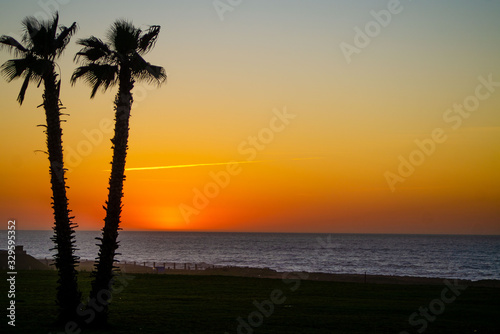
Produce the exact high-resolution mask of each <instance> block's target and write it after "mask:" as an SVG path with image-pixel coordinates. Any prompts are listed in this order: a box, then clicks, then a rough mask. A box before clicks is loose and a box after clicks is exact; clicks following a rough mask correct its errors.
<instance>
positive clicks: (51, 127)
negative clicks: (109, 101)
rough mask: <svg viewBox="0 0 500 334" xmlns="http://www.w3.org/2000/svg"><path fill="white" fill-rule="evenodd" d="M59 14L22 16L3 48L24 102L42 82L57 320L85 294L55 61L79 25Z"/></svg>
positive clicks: (5, 68)
mask: <svg viewBox="0 0 500 334" xmlns="http://www.w3.org/2000/svg"><path fill="white" fill-rule="evenodd" d="M58 22H59V15H58V14H57V13H56V14H55V15H54V17H53V18H52V20H49V21H46V22H40V21H38V20H37V19H36V18H34V17H27V18H25V19H24V20H23V21H22V24H23V28H24V32H23V39H22V41H21V42H22V43H21V42H19V41H17V40H15V39H14V38H12V37H10V36H5V35H3V36H1V37H0V47H1V48H6V49H8V50H10V51H11V52H12V53H13V54H14V55H16V56H18V57H19V58H17V59H11V60H8V61H6V62H5V63H4V64H3V65H2V66H1V71H2V73H3V75H4V76H5V78H6V79H7V81H8V82H10V81H12V80H14V79H16V78H24V82H23V84H22V86H21V91H20V92H19V96H18V97H17V101H19V103H20V104H22V103H23V101H24V96H25V94H26V89H27V88H28V85H29V83H30V82H34V83H37V84H38V85H40V84H41V83H42V82H43V84H44V92H43V107H44V109H45V115H46V121H47V124H46V134H47V149H48V156H49V161H50V182H51V185H52V196H53V197H52V200H53V202H52V208H53V209H54V218H55V223H54V236H53V237H52V240H53V241H54V243H55V248H54V249H55V250H57V253H56V254H55V255H54V259H55V266H56V268H57V270H58V271H59V280H58V283H59V284H58V287H57V302H58V305H59V321H61V322H66V321H68V320H70V319H72V318H73V316H74V315H75V314H76V309H77V306H78V305H79V303H80V297H81V294H80V292H79V291H78V286H77V272H76V270H75V266H76V264H77V263H78V257H76V256H75V255H74V252H75V247H74V243H75V241H74V233H75V231H74V228H75V227H76V224H75V223H73V222H72V219H73V218H74V217H70V212H71V210H69V209H68V199H67V197H66V178H65V177H64V173H65V169H64V165H63V148H62V130H61V120H60V116H61V112H60V110H61V108H62V106H61V105H60V102H59V91H60V87H61V81H60V79H58V74H57V73H56V69H55V67H56V63H55V60H56V59H57V58H58V57H59V56H60V55H61V54H62V52H63V50H64V49H65V47H66V45H67V44H68V43H69V40H70V38H71V36H72V35H73V34H74V33H75V32H76V30H77V25H76V23H73V24H72V25H71V26H70V27H64V26H59V25H58V24H59V23H58Z"/></svg>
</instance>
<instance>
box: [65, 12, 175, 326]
mask: <svg viewBox="0 0 500 334" xmlns="http://www.w3.org/2000/svg"><path fill="white" fill-rule="evenodd" d="M159 33H160V27H159V26H151V27H149V29H147V30H145V31H143V30H141V29H139V28H136V27H134V26H133V24H132V23H131V22H128V21H125V20H117V21H115V22H114V23H113V24H112V26H111V28H110V29H109V31H108V33H107V41H106V42H103V41H102V40H100V39H98V38H96V37H94V36H91V37H89V38H86V39H80V40H79V41H78V44H80V45H82V46H83V48H82V49H81V50H80V52H78V53H77V54H76V56H75V60H76V59H80V60H81V61H82V66H80V67H78V68H77V69H76V70H75V72H74V73H73V76H72V77H71V82H72V83H73V84H74V83H75V82H76V80H78V79H83V80H84V81H85V82H86V83H87V84H89V85H90V86H91V87H92V93H91V96H90V97H91V98H93V97H94V96H95V93H96V92H97V90H98V89H99V88H101V89H102V90H103V91H106V90H107V89H108V88H109V87H111V86H114V85H116V84H118V93H117V95H116V98H115V134H114V138H113V139H112V140H111V142H112V144H113V161H112V163H111V176H110V178H109V188H108V190H109V193H108V200H107V201H106V206H105V207H104V209H105V210H106V217H105V219H104V228H103V229H102V237H101V238H97V239H98V240H100V241H101V243H100V245H99V256H98V257H97V258H96V259H97V263H96V265H95V268H94V272H93V276H94V279H93V281H92V289H91V292H90V298H91V300H92V299H94V300H95V299H97V297H98V294H99V292H101V294H100V295H99V299H101V300H102V299H105V298H106V299H105V300H104V305H102V306H104V308H103V311H102V312H99V313H98V314H96V318H95V322H96V324H97V325H100V324H103V323H106V321H107V316H108V307H107V305H108V302H109V301H108V300H107V297H108V296H109V295H108V294H104V293H102V291H105V290H106V289H109V286H110V283H111V282H112V279H113V269H114V268H115V267H114V262H115V255H116V254H117V253H116V249H117V248H118V242H117V237H118V230H119V229H120V215H121V210H122V197H123V181H124V179H125V176H124V172H125V159H126V155H127V142H128V135H129V118H130V110H131V108H132V102H133V98H132V89H133V87H134V82H135V81H136V80H137V81H139V80H145V81H148V82H155V83H157V84H158V85H160V84H161V83H162V82H163V81H164V80H165V79H166V73H165V69H164V68H163V67H160V66H155V65H151V64H150V63H148V62H146V61H145V60H144V58H143V57H142V56H143V55H144V54H146V53H148V52H149V51H150V50H151V49H152V48H153V47H154V45H155V43H156V40H157V39H158V34H159Z"/></svg>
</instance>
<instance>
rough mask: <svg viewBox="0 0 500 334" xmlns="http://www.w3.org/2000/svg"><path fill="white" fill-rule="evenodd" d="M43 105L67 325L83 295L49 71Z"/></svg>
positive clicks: (61, 316)
mask: <svg viewBox="0 0 500 334" xmlns="http://www.w3.org/2000/svg"><path fill="white" fill-rule="evenodd" d="M43 81H44V84H45V85H44V86H45V88H44V94H43V105H44V108H45V115H46V122H47V131H46V132H47V149H48V155H49V162H50V183H51V186H52V196H53V197H52V200H53V202H52V208H53V210H54V217H55V223H54V228H53V229H54V236H53V237H52V240H53V241H54V243H55V245H56V247H55V249H56V250H57V252H56V255H55V256H54V259H55V266H56V268H57V269H58V273H59V279H58V286H57V303H58V305H59V309H60V311H59V312H60V314H59V321H60V322H63V323H64V322H67V321H70V320H74V319H76V310H77V307H78V305H79V304H80V298H81V293H80V292H79V290H78V282H77V271H76V265H77V263H78V257H76V256H75V255H74V250H75V245H74V244H75V236H74V234H75V231H74V228H75V227H76V225H75V224H74V223H73V222H72V219H73V218H74V217H71V216H70V212H71V210H69V209H68V198H67V196H66V189H67V186H66V178H65V169H64V162H63V147H62V129H61V120H60V115H61V112H60V108H59V94H58V92H59V88H58V86H59V84H60V83H59V82H56V74H55V73H54V71H53V66H52V69H51V71H48V72H47V74H45V75H44V79H43Z"/></svg>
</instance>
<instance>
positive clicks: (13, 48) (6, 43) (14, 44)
mask: <svg viewBox="0 0 500 334" xmlns="http://www.w3.org/2000/svg"><path fill="white" fill-rule="evenodd" d="M3 48H6V49H8V50H9V51H10V52H12V53H13V54H14V55H16V56H21V55H24V54H26V53H27V52H28V50H27V49H26V48H25V47H24V46H23V45H22V44H21V43H19V42H18V41H17V40H16V39H15V38H13V37H10V36H6V35H2V36H0V50H1V49H3Z"/></svg>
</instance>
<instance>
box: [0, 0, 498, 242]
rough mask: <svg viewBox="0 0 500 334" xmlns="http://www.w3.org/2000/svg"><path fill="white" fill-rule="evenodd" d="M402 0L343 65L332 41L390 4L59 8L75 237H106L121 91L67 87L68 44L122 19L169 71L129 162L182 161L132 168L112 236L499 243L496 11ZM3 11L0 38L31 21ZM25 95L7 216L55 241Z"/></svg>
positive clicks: (8, 164) (44, 168) (7, 179)
mask: <svg viewBox="0 0 500 334" xmlns="http://www.w3.org/2000/svg"><path fill="white" fill-rule="evenodd" d="M401 3H402V9H403V10H402V11H401V12H400V13H398V14H393V16H392V19H391V22H390V24H388V25H387V27H384V28H381V30H380V33H379V34H377V35H376V36H374V37H372V38H371V41H370V44H369V45H368V46H366V47H363V48H359V53H357V54H354V55H352V57H351V61H350V62H348V61H347V59H346V56H345V54H344V53H343V51H342V49H341V47H340V45H341V43H343V42H344V43H349V44H351V45H355V38H356V36H355V34H356V33H355V31H356V30H355V28H356V27H361V28H363V27H365V25H366V24H367V23H369V22H371V21H373V20H374V16H373V15H372V14H370V12H371V11H372V10H374V11H380V10H384V9H385V8H387V1H361V2H356V4H355V5H354V4H349V5H348V4H347V2H345V1H344V2H343V1H317V2H314V4H313V3H310V4H308V5H306V4H305V3H304V2H300V1H288V2H285V1H276V2H273V4H269V3H268V2H265V1H255V2H244V3H243V4H241V5H239V6H237V7H235V8H234V10H233V11H228V12H225V13H224V14H223V17H224V20H223V21H221V20H220V17H219V15H218V13H217V11H216V10H215V8H214V7H213V6H212V4H211V2H210V1H209V2H206V3H203V4H202V3H201V2H200V3H196V4H189V2H186V3H185V2H175V4H174V2H172V3H169V4H161V5H160V4H158V3H156V2H155V3H154V4H153V2H149V1H145V2H144V3H142V4H141V5H140V8H139V7H137V5H136V4H135V2H120V4H122V5H121V6H118V7H117V6H116V3H114V2H113V1H110V2H109V4H108V3H106V4H100V3H98V2H95V3H94V7H93V8H92V10H89V6H88V4H87V3H86V4H85V5H83V4H82V3H80V2H76V1H74V2H70V3H68V4H65V5H62V4H61V5H60V6H59V11H60V16H61V23H63V24H65V25H69V24H71V23H72V22H73V21H77V22H78V24H79V26H80V30H79V32H78V33H77V35H76V37H75V38H74V39H73V41H72V43H71V44H70V45H69V46H68V49H67V51H66V53H65V54H64V55H63V57H62V59H61V60H60V61H59V64H60V67H61V73H62V78H63V85H62V93H61V99H62V102H63V104H64V105H65V106H66V107H67V110H66V112H68V113H69V114H70V115H71V116H70V117H67V120H68V121H67V122H66V123H63V131H64V137H63V141H64V148H65V162H66V167H68V168H69V169H70V171H69V172H68V174H67V178H68V185H69V186H70V189H69V192H68V196H69V202H70V208H71V209H72V210H73V213H74V215H75V216H76V219H75V221H76V222H77V223H78V224H79V225H80V229H86V230H95V229H99V228H101V227H102V223H103V218H104V211H103V209H102V205H103V204H104V201H105V198H106V194H107V189H106V188H107V181H108V177H109V171H107V170H108V169H109V167H110V165H109V161H110V160H111V143H110V142H109V139H110V138H111V136H112V126H113V122H112V120H113V100H114V94H115V93H116V91H115V90H111V91H109V92H107V93H105V94H102V93H98V94H97V96H96V98H95V99H93V100H90V99H89V95H90V89H89V88H88V87H86V86H85V85H84V84H83V83H78V84H77V85H76V86H74V87H71V86H70V84H69V77H70V75H71V73H72V71H73V70H74V68H75V64H74V63H73V61H72V59H73V55H74V53H75V52H76V51H77V50H78V47H77V46H76V45H75V44H74V41H76V39H77V38H83V37H88V36H90V35H96V36H101V37H103V36H104V33H105V30H106V29H107V27H108V26H109V24H110V23H111V22H112V21H113V20H114V19H116V18H118V17H127V18H130V19H133V21H134V23H135V24H136V25H139V26H141V27H146V26H147V25H149V24H159V25H161V26H162V31H161V33H160V39H159V41H158V43H157V46H156V48H155V50H153V51H152V52H151V53H150V54H148V55H147V59H148V60H149V61H150V62H152V63H154V64H157V65H162V66H164V67H165V68H166V70H167V72H168V80H167V83H166V84H165V85H163V86H162V87H161V88H156V87H149V86H147V85H145V84H137V85H136V88H135V90H134V98H135V102H134V105H133V110H132V119H131V132H130V141H129V152H128V158H127V167H129V168H144V167H161V166H164V167H165V166H179V167H178V168H161V169H142V170H129V171H127V173H126V175H127V179H126V182H125V198H124V212H123V215H122V217H123V219H122V220H123V228H124V229H126V230H143V229H144V230H189V231H191V230H196V231H199V230H202V231H205V230H206V231H208V230H210V231H213V230H223V231H264V232H355V233H450V234H455V233H458V234H463V233H467V234H500V205H499V203H500V173H498V171H499V170H500V114H499V113H498V110H499V106H500V86H499V85H500V84H497V82H500V62H499V61H498V59H500V43H499V42H500V41H499V37H498V34H497V33H498V31H500V23H499V22H498V20H497V18H498V14H500V5H499V4H498V3H497V2H491V1H490V2H486V1H480V2H474V3H467V4H465V3H461V4H460V5H457V3H456V2H454V1H451V0H448V1H442V2H440V3H439V4H434V3H428V2H411V3H410V2H403V1H402V2H401ZM1 6H2V11H0V34H9V35H12V34H14V35H15V34H19V29H20V28H21V24H20V21H21V19H22V18H23V17H25V16H27V15H34V14H36V13H39V12H41V13H43V8H41V7H40V6H39V5H37V3H36V2H27V1H26V2H23V1H19V2H16V3H15V4H14V3H13V4H1ZM117 8H118V9H117ZM10 58H11V56H10V55H9V54H8V53H6V52H4V51H2V52H1V53H0V63H3V62H5V61H6V60H7V59H10ZM488 82H489V83H488ZM20 86H21V82H20V81H14V82H12V83H10V84H7V83H6V82H5V80H3V79H2V80H0V92H1V93H0V94H1V97H2V115H3V120H2V122H1V124H0V135H1V136H2V140H1V141H0V152H1V154H2V159H1V161H0V173H1V175H2V193H1V195H0V196H1V201H0V212H1V217H2V220H3V221H5V224H6V223H7V220H8V219H11V218H15V219H16V221H17V222H18V224H17V226H18V228H21V229H50V228H51V226H52V223H53V220H52V219H53V218H52V213H51V209H50V196H51V195H50V184H49V174H48V162H47V157H46V156H45V155H44V154H43V153H40V152H36V150H44V149H45V138H44V134H43V133H42V129H41V128H38V127H36V125H37V124H43V123H44V114H43V110H42V109H41V108H38V109H37V108H36V106H38V105H39V104H40V103H41V93H42V90H41V89H40V88H39V89H37V88H36V87H35V85H32V86H31V87H30V88H29V89H28V93H27V98H26V100H25V102H24V104H23V106H22V107H20V106H19V105H18V104H17V102H16V97H17V94H18V91H19V89H20ZM456 105H465V107H464V109H459V108H457V106H456ZM467 110H470V111H467ZM433 133H434V137H433ZM437 134H439V135H437ZM417 142H418V143H417ZM419 145H420V146H419ZM230 161H238V162H242V163H241V164H239V165H228V164H224V163H228V162H230ZM402 161H403V162H402ZM192 165H199V166H192ZM181 166H183V167H181ZM228 168H229V169H228ZM214 175H218V176H217V177H218V178H217V181H215V180H214ZM200 194H201V195H200ZM5 226H6V225H5ZM0 228H2V229H3V228H4V227H0ZM5 228H6V227H5Z"/></svg>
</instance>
